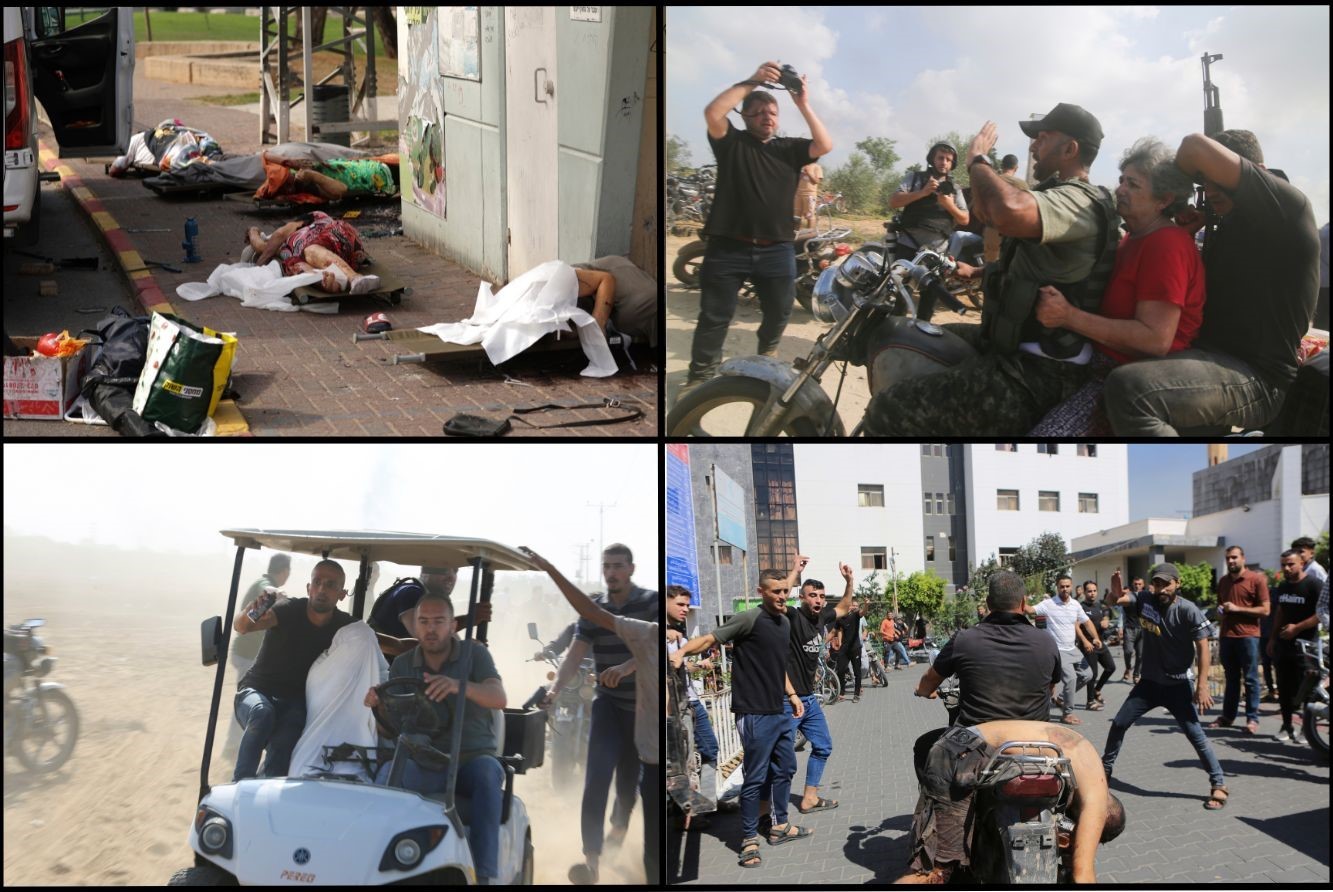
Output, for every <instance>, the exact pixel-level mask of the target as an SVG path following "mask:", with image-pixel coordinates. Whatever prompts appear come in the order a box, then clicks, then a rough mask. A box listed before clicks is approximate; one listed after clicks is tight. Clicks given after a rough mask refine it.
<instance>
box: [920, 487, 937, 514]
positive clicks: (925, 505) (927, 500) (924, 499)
mask: <svg viewBox="0 0 1333 892" xmlns="http://www.w3.org/2000/svg"><path fill="white" fill-rule="evenodd" d="M934 504H935V501H934V499H932V498H931V497H930V493H928V492H927V493H922V494H921V510H922V511H923V512H924V513H926V514H929V513H930V509H931V508H932V507H933V506H934Z"/></svg>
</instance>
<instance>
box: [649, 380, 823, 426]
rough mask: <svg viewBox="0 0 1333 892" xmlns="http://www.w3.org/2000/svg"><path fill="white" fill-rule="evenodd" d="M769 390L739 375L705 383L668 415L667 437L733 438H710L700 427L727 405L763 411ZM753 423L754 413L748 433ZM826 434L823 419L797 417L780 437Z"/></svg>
mask: <svg viewBox="0 0 1333 892" xmlns="http://www.w3.org/2000/svg"><path fill="white" fill-rule="evenodd" d="M770 390H771V387H770V385H769V384H768V382H767V381H760V380H758V379H756V378H742V377H739V376H736V375H724V376H722V377H719V378H714V379H713V380H711V381H705V382H704V383H702V384H700V385H698V386H697V387H695V388H694V389H693V390H691V391H690V392H689V393H687V394H685V395H684V396H682V397H681V398H680V399H678V400H676V404H675V405H674V406H672V407H671V411H670V412H668V413H667V436H670V437H694V436H730V435H731V434H711V435H710V434H709V433H707V432H706V431H703V430H702V429H701V428H700V427H699V425H700V422H701V421H703V419H704V418H705V416H707V415H708V414H709V413H710V412H712V411H714V410H716V409H720V408H722V407H724V406H727V405H728V404H731V405H737V406H739V405H741V404H749V405H750V406H752V407H753V408H754V409H758V408H761V407H762V406H764V405H765V404H766V403H767V402H768V400H769V396H770V393H769V391H770ZM753 419H754V412H753V411H751V413H750V419H749V420H748V421H747V422H746V425H745V427H746V428H747V429H748V427H749V421H752V420H753ZM823 433H824V419H814V418H806V417H803V416H796V417H793V418H790V419H788V421H787V424H786V427H785V428H784V429H783V430H782V431H781V434H780V435H781V436H786V437H820V436H823ZM734 435H735V436H741V433H735V434H734ZM747 436H748V434H747Z"/></svg>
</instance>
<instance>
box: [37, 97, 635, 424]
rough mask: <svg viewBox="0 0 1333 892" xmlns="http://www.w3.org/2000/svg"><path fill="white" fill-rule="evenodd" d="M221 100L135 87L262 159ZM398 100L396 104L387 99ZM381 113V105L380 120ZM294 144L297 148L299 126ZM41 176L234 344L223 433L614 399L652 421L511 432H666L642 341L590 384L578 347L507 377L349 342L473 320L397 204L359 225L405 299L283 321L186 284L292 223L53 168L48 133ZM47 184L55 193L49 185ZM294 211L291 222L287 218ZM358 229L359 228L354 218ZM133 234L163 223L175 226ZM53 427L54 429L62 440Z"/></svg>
mask: <svg viewBox="0 0 1333 892" xmlns="http://www.w3.org/2000/svg"><path fill="white" fill-rule="evenodd" d="M221 92H225V90H223V89H222V88H217V87H200V86H190V85H179V84H167V83H162V82H156V81H150V80H148V79H146V78H143V77H141V76H138V75H136V78H135V113H134V118H135V129H136V131H137V130H142V129H146V128H149V127H152V126H155V125H156V124H157V123H158V122H160V121H162V120H164V119H166V118H179V119H181V120H182V121H183V122H184V123H186V124H188V125H190V126H193V127H198V128H201V129H204V130H207V131H208V132H209V133H211V134H212V135H213V136H214V137H215V138H216V139H217V140H218V142H219V143H220V144H221V145H222V147H223V150H224V151H226V152H228V153H247V152H255V151H258V150H259V149H260V148H261V146H260V144H259V130H260V128H259V117H258V115H257V114H254V113H251V112H249V111H245V110H241V109H237V108H227V107H219V106H213V105H206V104H203V103H200V102H198V101H197V97H199V96H203V95H210V94H214V95H215V94H218V93H221ZM383 105H384V106H389V103H388V102H385V103H383ZM383 112H384V109H383V108H381V113H383ZM293 129H294V133H293V136H292V138H293V139H301V138H302V137H303V134H302V132H301V130H300V129H299V128H293ZM42 139H43V142H44V144H45V146H46V148H45V149H44V150H43V155H42V157H43V163H44V166H45V167H46V168H47V169H57V168H63V169H64V170H65V172H66V175H67V176H69V177H70V180H71V182H67V183H66V184H65V187H66V188H70V189H71V191H72V194H73V195H74V197H75V198H76V200H77V202H78V204H79V205H80V207H82V208H83V209H84V211H85V212H86V213H87V214H88V215H89V217H90V218H92V219H93V221H94V223H95V224H96V225H97V226H98V227H99V228H100V229H101V231H102V233H103V237H104V239H105V240H106V242H107V244H108V246H109V247H110V248H111V250H112V254H113V255H115V256H116V257H117V258H118V261H119V262H120V264H121V270H122V273H123V274H124V275H126V276H127V277H128V278H130V279H131V280H132V281H133V284H134V285H135V287H136V288H137V289H138V291H139V294H140V301H141V303H142V304H143V305H144V306H145V308H153V307H157V308H169V309H170V310H171V311H172V312H175V313H177V314H178V315H181V316H183V317H184V318H187V319H189V320H190V321H192V322H195V323H197V324H201V325H207V326H209V327H211V328H214V329H217V330H219V331H228V332H233V333H234V334H235V335H236V336H237V337H238V338H239V340H240V344H239V347H238V350H237V354H236V362H235V365H234V369H233V382H234V386H235V389H236V391H237V392H238V394H239V397H238V400H237V402H238V407H237V408H239V413H232V412H224V413H223V417H221V418H219V419H218V420H219V422H220V426H224V427H225V429H226V431H227V432H229V433H233V434H236V433H246V432H248V433H250V434H253V435H258V436H315V437H395V436H430V437H438V436H441V426H442V425H443V423H444V421H445V420H447V419H448V418H450V417H451V416H453V415H455V414H457V413H460V412H470V413H479V414H483V415H486V416H490V417H502V416H505V415H508V414H509V413H510V412H511V411H512V410H513V409H514V408H516V407H522V406H533V405H542V404H546V403H557V404H561V405H576V404H586V403H597V402H600V401H601V400H602V399H603V398H608V397H609V398H615V399H618V400H620V401H621V402H622V403H624V404H626V405H629V406H634V407H638V408H642V409H643V411H644V418H642V419H640V420H637V421H633V422H627V423H621V424H616V425H612V426H608V427H605V428H603V427H582V428H558V429H555V430H551V431H540V430H533V429H531V428H526V427H523V426H521V425H519V426H516V427H515V434H516V435H543V434H553V435H556V436H577V437H593V438H597V437H617V438H635V437H652V436H655V435H656V434H657V429H658V424H657V405H658V403H657V399H658V396H657V394H658V379H659V375H658V363H659V360H658V359H657V357H656V356H655V355H654V352H653V351H649V350H648V348H647V347H635V348H633V357H634V360H635V363H636V364H637V365H638V371H634V370H631V369H630V368H629V367H628V365H627V364H626V363H625V361H624V357H623V354H622V353H620V351H618V350H617V354H618V355H617V360H618V361H619V362H620V365H621V371H620V372H619V373H618V374H617V375H615V376H614V377H611V378H600V379H597V378H583V377H581V376H580V375H579V372H580V371H581V370H582V369H583V367H584V366H585V365H586V364H587V360H586V359H585V357H584V356H583V354H582V352H581V351H578V350H573V351H569V352H567V353H564V354H539V355H533V356H531V357H525V356H518V357H516V358H514V359H513V360H511V361H510V362H508V363H506V364H505V366H504V368H503V369H502V370H501V369H497V368H495V367H494V366H492V365H491V364H490V363H489V362H487V361H486V360H485V359H484V357H483V358H481V359H474V360H470V361H457V362H450V363H433V364H430V365H398V366H391V365H389V358H390V357H391V356H392V355H394V353H395V352H396V351H394V350H393V349H391V347H390V346H389V344H388V342H382V341H371V342H365V343H361V344H355V345H354V344H353V339H352V336H353V334H354V333H355V332H357V331H359V330H360V322H361V319H362V318H363V317H365V316H366V315H367V314H369V313H371V312H374V311H376V310H380V309H383V310H385V311H386V312H388V313H389V315H390V316H391V318H392V319H393V320H394V322H395V327H396V328H398V329H408V328H416V327H419V326H423V325H430V324H434V323H438V322H448V321H457V320H460V319H464V318H466V317H468V316H469V315H471V313H472V309H473V306H474V304H475V301H476V296H477V288H478V285H479V284H480V279H479V278H478V277H477V276H476V275H474V274H473V273H471V272H469V271H467V270H465V269H463V268H462V267H460V266H457V265H456V264H453V263H450V262H449V261H447V260H444V259H443V258H441V257H438V256H436V255H434V254H432V253H430V252H428V251H426V250H425V249H423V248H421V247H420V246H418V245H416V244H415V243H413V242H412V241H411V240H409V239H407V238H405V237H403V236H402V235H401V234H398V233H401V227H400V225H398V221H397V213H396V205H393V206H390V207H391V208H392V209H394V210H391V211H389V212H387V213H386V212H381V213H379V214H376V215H372V213H371V212H370V211H366V212H365V213H364V214H363V220H364V218H371V217H372V216H374V218H375V219H376V220H378V221H379V225H373V226H364V228H363V229H362V234H363V240H364V243H365V248H366V251H367V253H369V254H370V255H371V256H373V257H374V258H375V260H376V261H377V262H379V263H387V264H388V265H389V266H390V267H391V268H392V269H393V270H394V272H395V274H396V275H397V276H398V277H399V278H400V279H402V280H403V282H404V284H406V285H407V286H408V288H410V289H411V290H410V292H409V293H408V295H407V296H406V297H405V298H404V300H403V303H402V304H401V305H399V306H397V307H386V306H383V305H381V304H380V303H377V302H375V301H373V300H370V299H366V298H344V299H342V300H340V301H339V310H340V312H339V313H338V314H337V315H319V314H315V313H307V312H296V313H278V312H273V311H267V310H255V309H245V308H242V307H241V305H240V302H239V301H237V300H236V299H234V298H229V297H221V296H220V297H214V298H209V299H207V300H204V301H200V302H195V303H190V302H187V301H182V300H180V299H179V298H177V297H176V287H177V286H178V285H180V284H182V283H184V282H197V281H203V280H205V279H206V278H207V277H208V275H209V274H210V273H211V272H212V271H213V269H214V268H215V267H216V266H217V265H218V264H221V263H235V262H237V261H239V259H240V251H241V247H242V239H243V237H244V233H245V231H246V229H247V228H248V227H249V226H253V225H258V226H260V227H262V228H264V229H265V230H271V228H273V227H276V226H279V225H281V224H282V223H283V222H286V220H287V219H288V217H287V216H284V215H281V214H279V215H273V214H260V213H258V212H256V211H254V210H253V209H251V208H250V207H249V206H247V205H244V204H241V203H239V202H233V201H223V200H221V199H206V200H200V199H167V198H159V197H157V196H156V195H155V194H154V193H152V192H151V191H150V190H148V189H146V188H145V187H144V186H143V184H142V182H141V181H140V180H139V179H137V178H126V179H111V178H109V177H107V176H106V175H105V173H104V164H105V162H106V161H107V160H109V159H101V158H98V159H80V158H65V159H60V160H57V159H55V158H54V157H53V156H52V154H51V152H50V149H51V148H52V147H54V140H53V139H52V138H51V134H50V131H49V130H45V129H44V132H43V134H42ZM48 188H49V187H48ZM293 216H294V215H293ZM187 217H194V218H196V220H197V221H198V223H199V230H200V235H199V240H198V251H199V253H200V255H201V256H202V257H203V262H202V263H198V264H193V265H192V264H185V263H182V262H181V258H182V256H183V251H182V249H181V241H182V239H183V237H184V233H183V227H184V222H185V219H186V218H187ZM354 225H358V224H354ZM134 230H166V231H165V232H151V231H134ZM43 247H44V248H45V249H49V250H52V251H55V250H57V249H58V248H59V236H58V234H56V233H47V234H46V237H45V239H44V244H43ZM145 259H149V260H157V261H165V262H167V263H169V264H171V265H173V266H179V267H180V268H181V269H182V270H183V272H181V273H172V272H168V271H164V270H161V269H157V268H155V269H154V270H152V271H151V272H144V271H139V272H134V271H133V270H135V269H136V268H138V267H142V264H143V260H145ZM618 414H621V413H618V412H616V411H614V410H591V411H588V410H585V411H582V412H578V413H573V412H560V411H553V412H546V413H542V414H540V415H537V416H535V417H534V418H535V420H534V423H536V424H554V423H557V422H562V421H571V420H578V419H585V418H591V417H616V416H617V415H618ZM52 433H54V431H53V432H52Z"/></svg>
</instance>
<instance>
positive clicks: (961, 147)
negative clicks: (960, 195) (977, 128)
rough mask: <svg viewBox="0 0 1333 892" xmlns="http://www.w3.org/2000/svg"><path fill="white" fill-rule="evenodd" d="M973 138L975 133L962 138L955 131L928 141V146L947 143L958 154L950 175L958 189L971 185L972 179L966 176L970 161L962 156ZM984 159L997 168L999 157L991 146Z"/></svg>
mask: <svg viewBox="0 0 1333 892" xmlns="http://www.w3.org/2000/svg"><path fill="white" fill-rule="evenodd" d="M975 137H976V134H975V133H971V134H968V135H967V136H963V135H961V134H959V133H958V131H957V130H950V131H949V132H948V133H946V134H944V135H943V136H937V137H935V138H934V139H932V140H931V141H930V144H931V145H932V146H933V145H935V144H936V143H941V142H945V143H948V144H949V145H951V146H953V147H954V151H956V152H957V153H958V161H957V166H956V167H955V168H954V170H953V171H952V173H953V179H954V182H955V183H957V184H958V187H959V188H960V189H961V188H965V187H967V186H971V185H972V178H971V177H970V176H968V173H967V162H969V161H971V160H972V159H971V158H964V157H963V155H964V153H966V152H967V147H968V146H970V145H971V144H972V140H973V139H974V138H975ZM986 157H987V158H989V159H990V163H991V166H992V167H998V166H999V161H1000V159H999V156H998V155H996V154H995V148H994V147H993V146H992V147H991V150H990V151H989V152H987V153H986Z"/></svg>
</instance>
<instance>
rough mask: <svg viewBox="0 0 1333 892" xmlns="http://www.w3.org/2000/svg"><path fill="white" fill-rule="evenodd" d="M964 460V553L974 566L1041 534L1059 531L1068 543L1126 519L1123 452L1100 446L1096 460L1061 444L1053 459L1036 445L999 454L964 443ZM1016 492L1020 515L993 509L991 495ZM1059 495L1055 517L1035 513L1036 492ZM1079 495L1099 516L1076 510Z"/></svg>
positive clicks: (1125, 451) (1123, 449)
mask: <svg viewBox="0 0 1333 892" xmlns="http://www.w3.org/2000/svg"><path fill="white" fill-rule="evenodd" d="M964 448H965V449H966V450H967V453H966V459H965V465H964V468H965V478H966V488H967V502H968V510H967V515H968V518H969V523H970V526H969V529H968V531H967V535H968V550H969V552H970V554H971V559H972V561H973V562H974V563H976V562H980V561H984V560H986V559H987V558H988V557H990V556H992V555H996V556H997V557H998V554H999V549H1000V548H1019V547H1022V546H1024V545H1026V544H1027V543H1028V542H1030V541H1031V540H1033V539H1035V538H1036V537H1037V536H1039V535H1041V534H1042V533H1045V532H1058V533H1060V534H1061V535H1063V536H1064V537H1065V541H1066V542H1068V541H1070V540H1072V539H1073V538H1074V537H1076V536H1082V535H1084V534H1087V533H1092V532H1096V531H1097V530H1104V529H1109V528H1111V527H1116V526H1120V525H1121V524H1124V523H1126V522H1128V520H1129V465H1128V448H1127V447H1126V446H1124V445H1119V444H1107V443H1101V444H1098V446H1097V455H1096V457H1095V458H1092V457H1085V456H1080V455H1078V454H1077V449H1076V447H1075V446H1074V444H1069V443H1062V444H1060V447H1059V448H1060V451H1059V453H1058V454H1057V455H1044V454H1040V453H1038V452H1037V446H1036V444H1030V443H1022V444H1019V445H1018V447H1017V449H1018V451H1017V452H999V451H997V450H996V449H995V445H994V444H991V443H978V444H969V445H967V446H965V447H964ZM1000 489H1016V490H1018V491H1019V510H1018V511H1000V510H998V509H997V507H996V504H997V499H996V491H997V490H1000ZM1046 490H1054V491H1056V492H1058V493H1059V494H1060V510H1059V511H1058V512H1051V511H1039V510H1038V493H1039V492H1040V491H1046ZM1079 493H1096V494H1097V497H1098V512H1097V513H1096V514H1083V513H1080V512H1079V510H1078V496H1079Z"/></svg>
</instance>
